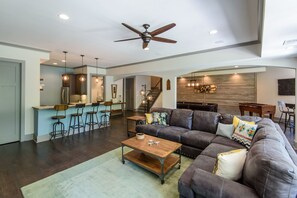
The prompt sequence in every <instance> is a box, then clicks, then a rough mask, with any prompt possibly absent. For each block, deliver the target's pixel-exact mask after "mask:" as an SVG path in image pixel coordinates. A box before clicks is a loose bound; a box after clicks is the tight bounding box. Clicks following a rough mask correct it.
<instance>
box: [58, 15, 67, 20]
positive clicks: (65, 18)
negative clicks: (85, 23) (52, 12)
mask: <svg viewBox="0 0 297 198" xmlns="http://www.w3.org/2000/svg"><path fill="white" fill-rule="evenodd" d="M59 17H60V19H63V20H68V19H69V16H68V15H66V14H59Z"/></svg>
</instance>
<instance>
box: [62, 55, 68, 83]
mask: <svg viewBox="0 0 297 198" xmlns="http://www.w3.org/2000/svg"><path fill="white" fill-rule="evenodd" d="M63 53H64V54H65V59H64V60H65V62H64V69H65V71H64V74H63V75H62V79H63V81H67V80H69V76H68V74H67V72H66V54H67V52H66V51H63Z"/></svg>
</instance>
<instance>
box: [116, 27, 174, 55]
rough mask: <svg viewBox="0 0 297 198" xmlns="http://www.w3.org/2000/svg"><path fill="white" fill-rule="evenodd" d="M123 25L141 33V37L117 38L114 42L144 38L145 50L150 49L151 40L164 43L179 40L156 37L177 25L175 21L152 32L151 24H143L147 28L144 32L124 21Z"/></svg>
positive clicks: (143, 46)
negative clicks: (149, 29) (150, 30)
mask: <svg viewBox="0 0 297 198" xmlns="http://www.w3.org/2000/svg"><path fill="white" fill-rule="evenodd" d="M122 25H123V26H125V27H126V28H128V29H129V30H131V31H133V32H135V33H136V34H138V35H139V37H136V38H130V39H122V40H116V41H114V42H122V41H131V40H137V39H142V41H143V44H142V49H144V50H149V48H148V44H149V43H150V41H151V40H153V41H157V42H163V43H176V42H177V41H175V40H171V39H167V38H162V37H156V36H157V35H159V34H162V33H163V32H166V31H167V30H170V29H171V28H173V27H175V26H176V24H175V23H171V24H168V25H165V26H163V27H161V28H158V29H156V30H154V31H152V32H149V31H148V28H149V27H150V25H149V24H143V27H144V29H145V31H144V32H140V31H139V30H137V29H135V28H133V27H131V26H129V25H127V24H125V23H122Z"/></svg>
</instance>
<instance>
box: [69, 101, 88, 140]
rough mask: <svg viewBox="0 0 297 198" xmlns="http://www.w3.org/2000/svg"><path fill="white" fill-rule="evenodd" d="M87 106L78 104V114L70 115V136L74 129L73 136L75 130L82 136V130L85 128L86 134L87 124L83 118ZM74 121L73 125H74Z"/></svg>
mask: <svg viewBox="0 0 297 198" xmlns="http://www.w3.org/2000/svg"><path fill="white" fill-rule="evenodd" d="M85 106H86V104H76V105H75V108H76V113H72V114H71V115H70V122H69V128H68V136H69V134H70V131H71V129H72V135H74V133H75V129H78V134H80V128H83V131H84V132H85V124H84V121H83V118H82V115H83V113H84V108H85ZM72 120H73V123H72Z"/></svg>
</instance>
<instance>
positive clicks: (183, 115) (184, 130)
mask: <svg viewBox="0 0 297 198" xmlns="http://www.w3.org/2000/svg"><path fill="white" fill-rule="evenodd" d="M154 111H156V112H167V113H168V115H169V116H168V118H167V119H168V120H167V121H168V123H169V126H163V125H138V126H137V127H136V131H137V132H143V133H146V134H149V135H153V136H157V137H160V138H164V139H168V140H172V141H176V142H180V143H181V144H182V154H183V155H186V156H189V157H192V158H195V160H194V161H193V163H192V164H191V165H190V166H189V167H188V168H187V169H186V171H185V172H184V173H183V174H182V176H181V177H180V179H179V181H178V190H179V193H180V197H187V198H188V197H189V198H192V197H294V198H295V197H296V196H297V155H296V153H295V151H294V150H293V148H292V147H291V145H290V144H289V142H288V140H287V139H286V137H285V136H284V134H283V132H282V130H281V129H280V127H279V125H278V124H275V123H273V122H272V121H271V120H270V119H267V118H263V119H262V118H259V117H249V116H242V117H241V116H239V118H240V119H242V120H246V121H255V122H256V124H257V125H258V128H257V131H256V134H255V135H254V138H253V140H252V144H251V148H250V149H249V151H248V153H247V157H246V161H245V165H244V169H243V176H242V178H241V179H240V180H239V181H232V180H228V179H225V178H222V177H220V176H217V175H214V174H212V171H213V168H214V165H215V163H216V157H217V154H218V153H221V152H227V151H230V150H234V149H238V148H244V146H242V145H241V144H239V143H237V142H235V141H233V140H231V139H228V138H225V137H222V136H216V129H217V125H218V123H219V122H221V123H225V124H231V123H232V120H233V116H232V115H229V114H224V115H222V114H219V113H216V112H206V111H191V110H187V109H166V108H153V109H151V112H154Z"/></svg>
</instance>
